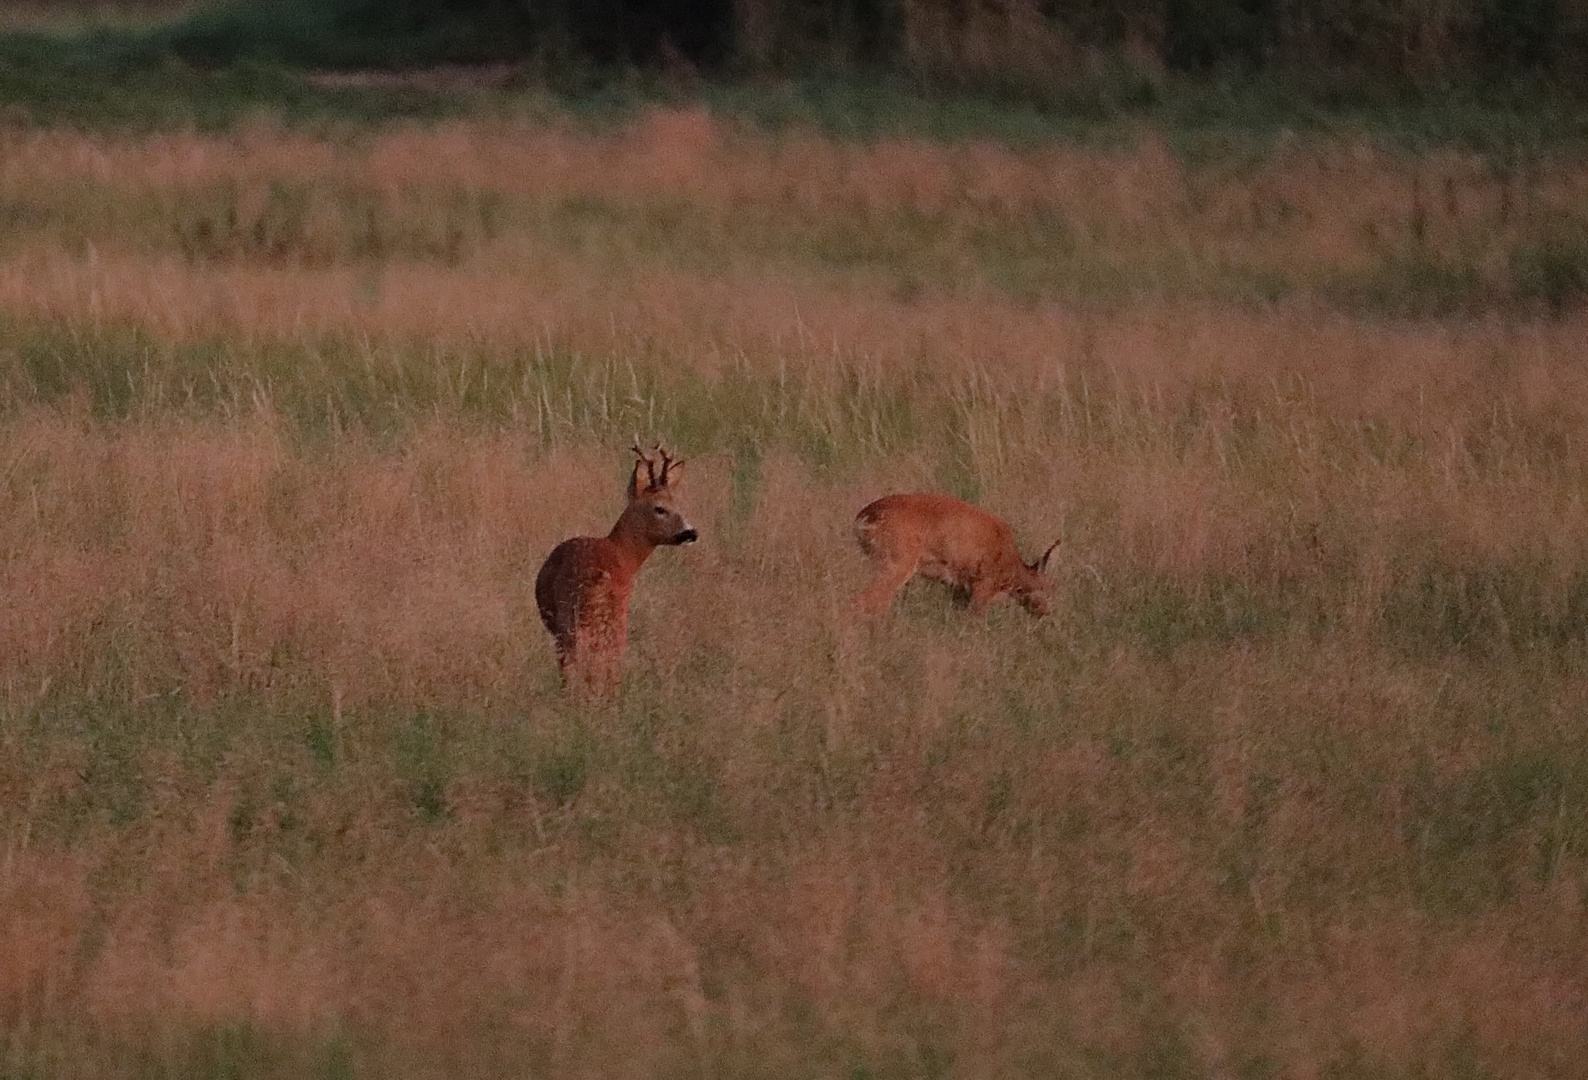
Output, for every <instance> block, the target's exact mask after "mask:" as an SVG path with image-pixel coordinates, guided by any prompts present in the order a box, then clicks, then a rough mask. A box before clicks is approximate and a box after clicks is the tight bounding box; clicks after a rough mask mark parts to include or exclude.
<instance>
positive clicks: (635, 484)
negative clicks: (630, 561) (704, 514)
mask: <svg viewBox="0 0 1588 1080" xmlns="http://www.w3.org/2000/svg"><path fill="white" fill-rule="evenodd" d="M633 450H634V459H635V460H634V472H633V473H632V474H631V475H630V476H629V490H628V496H629V505H628V508H627V509H626V510H624V511H623V516H622V517H621V518H619V519H618V524H617V526H616V528H614V529H613V533H614V535H616V534H617V533H619V532H620V531H621V532H622V533H624V534H625V535H628V536H632V537H635V538H637V539H639V540H640V541H641V542H642V543H645V544H648V545H649V546H651V547H656V546H658V545H661V544H691V543H694V542H695V540H697V539H698V538H699V535H700V534H699V533H697V532H696V531H695V530H694V529H693V528H692V527H691V526H690V524H689V522H687V521H685V520H684V516H683V514H682V513H680V512H679V510H678V507H677V506H676V505H675V504H674V501H673V495H674V492H675V491H676V490H677V488H678V474H679V471H680V470H681V469H683V467H684V463H683V462H682V461H681V460H678V459H676V458H674V457H673V456H672V455H671V454H669V453H668V452H667V451H665V450H663V449H662V445H661V443H657V444H656V446H655V447H653V448H652V449H651V451H650V452H649V453H646V452H645V451H644V450H641V449H640V446H639V441H638V440H636V441H635V444H634V447H633Z"/></svg>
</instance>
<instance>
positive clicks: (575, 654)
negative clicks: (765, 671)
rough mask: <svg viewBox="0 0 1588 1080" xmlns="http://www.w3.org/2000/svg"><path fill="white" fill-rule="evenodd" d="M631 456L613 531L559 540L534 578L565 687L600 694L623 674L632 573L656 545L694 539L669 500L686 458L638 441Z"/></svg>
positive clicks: (538, 601) (685, 522)
mask: <svg viewBox="0 0 1588 1080" xmlns="http://www.w3.org/2000/svg"><path fill="white" fill-rule="evenodd" d="M634 456H635V458H636V461H635V462H634V473H633V475H631V476H630V477H629V489H628V497H629V505H628V506H627V507H625V508H624V510H623V514H622V516H620V517H619V518H618V521H617V524H616V525H614V526H612V531H611V532H610V533H608V534H607V535H606V536H576V537H573V538H572V539H570V540H564V541H563V542H562V543H560V544H558V545H557V546H556V547H555V548H553V549H552V552H551V554H550V555H548V556H547V557H546V561H545V563H544V564H543V565H542V566H541V568H540V573H539V574H537V575H535V603H536V604H537V606H539V608H540V621H541V622H543V623H545V624H546V629H547V630H549V631H551V636H552V637H553V638H555V639H556V642H557V665H558V666H559V667H560V668H561V669H562V675H563V684H564V685H565V686H567V687H569V688H570V689H574V688H576V681H577V682H582V683H583V684H584V689H586V690H587V691H589V692H591V693H594V694H598V695H599V694H602V693H605V692H607V691H609V690H611V689H612V688H613V687H615V686H616V685H617V683H618V680H619V678H620V677H621V674H622V664H623V650H624V647H625V646H626V645H627V643H628V637H629V597H630V596H631V595H633V593H634V575H635V574H637V573H638V572H639V569H640V567H641V566H643V565H644V564H645V560H646V559H648V558H650V555H651V552H653V551H655V550H656V549H657V548H658V547H660V546H661V545H663V544H690V543H693V542H694V541H695V540H696V539H697V538H698V536H699V534H698V533H696V532H695V530H694V529H692V528H690V526H689V523H688V522H687V521H685V520H684V517H683V515H682V514H680V513H679V512H678V509H677V507H675V506H674V505H673V493H674V491H675V490H676V489H677V487H678V471H679V470H680V469H682V468H683V467H684V463H683V462H682V461H675V460H674V459H673V458H672V457H671V456H669V455H668V454H667V452H666V451H664V450H663V449H662V448H661V444H660V443H658V444H657V446H656V448H655V449H654V450H653V451H652V452H651V453H650V454H647V453H645V451H643V450H641V449H640V448H639V445H638V444H637V443H636V445H635V447H634ZM641 469H643V470H644V473H643V475H642V474H641V471H640V470H641Z"/></svg>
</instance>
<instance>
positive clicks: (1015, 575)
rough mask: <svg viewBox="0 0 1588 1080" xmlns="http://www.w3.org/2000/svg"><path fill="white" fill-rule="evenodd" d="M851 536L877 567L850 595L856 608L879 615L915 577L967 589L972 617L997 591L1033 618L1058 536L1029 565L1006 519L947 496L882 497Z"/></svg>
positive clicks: (1043, 603)
mask: <svg viewBox="0 0 1588 1080" xmlns="http://www.w3.org/2000/svg"><path fill="white" fill-rule="evenodd" d="M855 538H856V539H857V540H859V541H860V550H861V551H863V552H865V553H866V555H868V556H870V558H871V560H872V562H874V563H875V564H876V567H877V576H876V578H875V579H873V580H872V582H871V584H870V585H868V586H866V588H865V589H864V590H863V591H862V592H861V593H860V595H859V596H857V597H855V607H856V609H857V610H860V611H865V612H870V613H872V614H879V615H880V614H882V613H884V612H886V611H887V610H888V608H889V607H891V606H892V604H893V598H894V597H895V596H897V595H898V593H899V590H900V589H902V588H904V583H905V582H907V581H909V580H910V578H912V577H914V576H915V575H916V574H920V575H921V576H922V577H928V578H933V579H935V580H937V581H946V582H948V583H949V584H950V585H952V586H954V587H955V588H956V589H959V590H961V591H966V592H969V593H970V610H971V613H972V614H974V615H980V614H982V613H983V612H985V611H986V610H987V605H989V604H991V603H992V602H993V601H994V600H996V599H998V598H999V597H1000V596H1010V597H1013V598H1014V599H1015V600H1016V601H1017V602H1018V603H1019V604H1020V605H1021V606H1022V607H1024V608H1025V609H1026V610H1027V611H1029V612H1031V614H1033V615H1035V616H1037V617H1038V618H1041V617H1042V616H1044V615H1046V614H1047V613H1048V591H1049V589H1050V588H1051V587H1052V579H1050V578H1049V577H1048V575H1047V574H1046V573H1045V571H1046V570H1047V567H1048V558H1049V556H1051V555H1052V554H1053V550H1054V548H1057V547H1058V546H1059V541H1057V540H1055V541H1054V542H1053V547H1050V548H1048V550H1047V551H1045V552H1043V553H1042V558H1040V559H1038V560H1037V561H1036V562H1034V563H1029V564H1028V563H1026V562H1024V561H1023V560H1021V558H1020V552H1019V551H1017V550H1016V549H1015V540H1014V534H1013V532H1011V531H1010V528H1009V524H1008V522H1006V521H1004V520H1003V519H1002V518H1000V517H996V516H994V515H992V514H989V513H988V512H987V511H985V510H983V509H981V508H980V507H978V506H972V505H971V504H970V503H968V502H964V501H963V500H960V499H956V498H954V497H953V496H951V495H931V494H921V495H885V496H883V497H882V498H880V499H878V500H877V501H876V502H874V503H871V504H870V505H869V506H867V507H866V508H865V509H864V510H862V511H860V513H859V514H857V515H856V516H855Z"/></svg>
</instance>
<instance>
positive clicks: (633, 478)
mask: <svg viewBox="0 0 1588 1080" xmlns="http://www.w3.org/2000/svg"><path fill="white" fill-rule="evenodd" d="M644 466H645V462H644V461H636V462H635V463H634V471H633V472H632V473H630V474H629V498H630V499H633V498H636V497H637V496H638V495H639V493H640V490H641V488H642V486H643V485H642V484H641V483H640V469H642V468H644Z"/></svg>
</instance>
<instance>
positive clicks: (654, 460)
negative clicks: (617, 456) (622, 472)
mask: <svg viewBox="0 0 1588 1080" xmlns="http://www.w3.org/2000/svg"><path fill="white" fill-rule="evenodd" d="M630 449H631V450H633V451H634V456H635V457H636V458H638V459H639V460H640V461H641V462H644V464H645V476H646V485H645V486H646V488H647V489H649V490H651V491H654V490H656V489H657V488H664V487H666V486H667V484H668V482H669V481H670V480H671V479H672V475H671V474H672V473H673V472H675V471H676V470H678V469H681V468H683V466H684V460H683V458H675V457H673V456H672V455H671V454H669V453H668V452H667V451H666V450H663V449H662V444H661V443H660V442H657V444H656V445H655V446H653V447H651V450H650V452H649V453H646V452H645V451H644V450H641V449H640V440H639V436H635V438H634V445H633V446H632V447H630ZM658 465H660V466H661V468H660V470H659V471H658V469H657V466H658Z"/></svg>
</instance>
